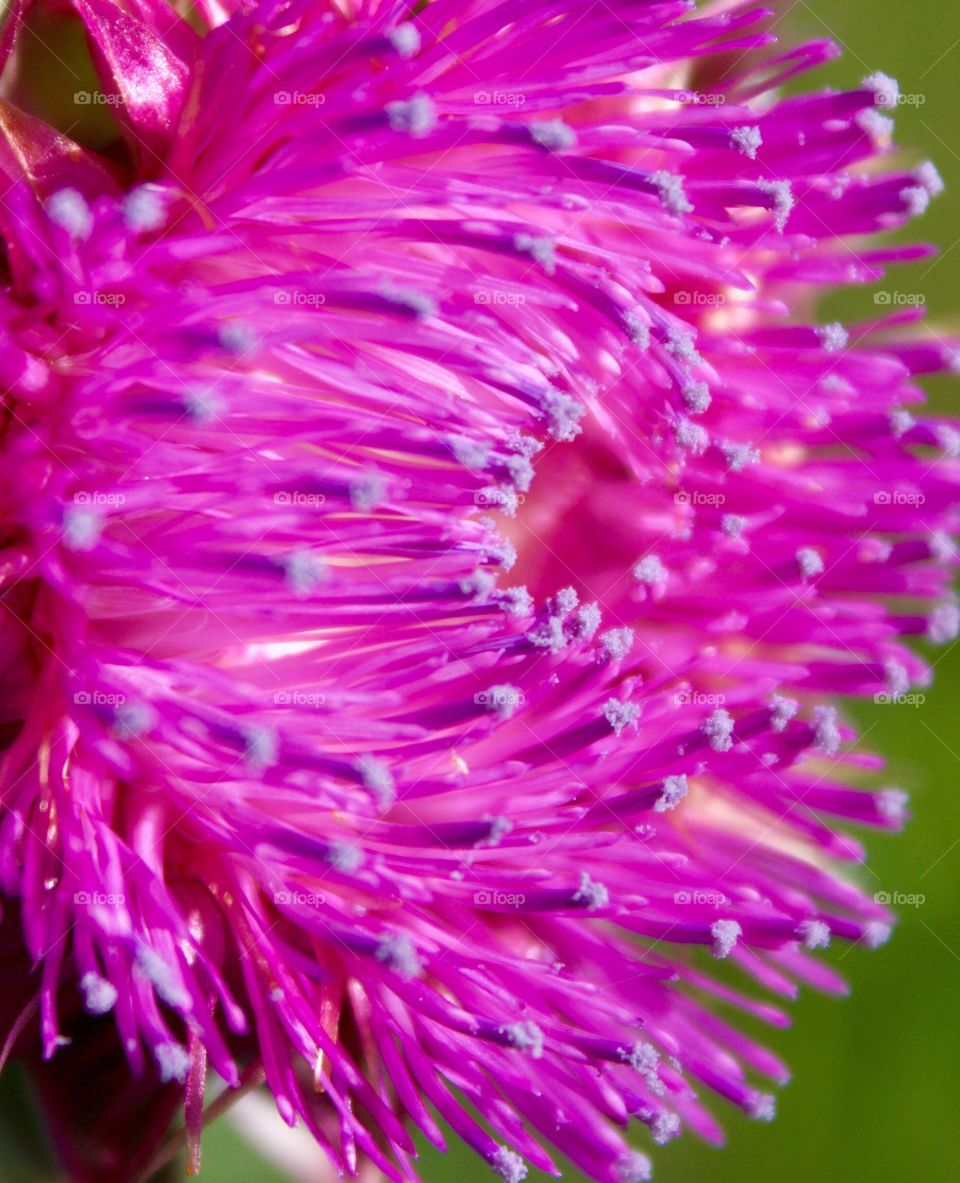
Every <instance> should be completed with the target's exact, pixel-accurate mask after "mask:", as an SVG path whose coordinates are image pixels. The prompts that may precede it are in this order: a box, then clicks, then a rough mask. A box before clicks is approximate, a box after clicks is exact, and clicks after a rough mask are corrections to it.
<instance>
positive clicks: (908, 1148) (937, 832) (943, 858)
mask: <svg viewBox="0 0 960 1183" xmlns="http://www.w3.org/2000/svg"><path fill="white" fill-rule="evenodd" d="M610 3H611V5H612V6H615V5H616V0H610ZM781 8H782V11H783V12H784V16H783V17H782V18H781V21H780V28H781V31H782V32H783V33H784V34H785V35H786V36H787V37H788V38H790V39H791V40H796V39H797V38H798V37H832V38H833V39H835V40H836V41H838V42H839V43H840V44H841V45H842V46H843V47H844V49H845V53H844V57H843V58H842V59H841V60H840V61H839V62H838V63H835V64H834V65H832V66H831V67H830V68H829V69H827V70H825V71H822V72H821V73H820V74H819V75H818V76H817V81H818V82H820V83H822V84H824V85H826V84H829V85H833V86H836V87H841V86H850V85H855V84H857V83H858V82H859V80H860V79H861V78H862V77H864V76H865V75H867V74H870V73H872V72H873V71H875V70H878V69H880V70H884V71H885V72H887V73H889V74H892V75H893V76H894V77H896V78H898V79H899V81H900V85H901V90H902V92H904V93H905V94H907V95H912V96H917V99H916V101H915V103H913V104H905V105H904V106H902V107H900V108H899V110H898V112H897V139H898V142H899V143H900V145H901V146H902V147H903V148H904V150H905V151H906V152H907V153H908V158H909V159H911V160H915V161H920V160H923V159H925V158H928V157H929V158H932V159H934V160H935V161H936V163H937V165H938V167H939V168H940V171H941V173H942V174H943V177H944V179H945V181H946V182H947V192H946V194H945V195H943V196H942V197H941V198H940V199H939V200H938V201H937V202H935V203H934V204H933V206H932V207H931V210H930V212H929V213H928V214H927V215H926V216H925V218H924V220H923V221H922V222H920V223H915V224H914V226H913V228H912V233H922V234H923V235H924V236H925V237H926V238H929V239H930V240H931V241H935V242H937V243H939V244H940V247H941V253H940V256H939V258H937V259H934V260H928V261H926V262H923V263H920V264H917V265H913V266H912V267H910V268H902V269H898V270H897V271H895V272H894V273H893V276H894V280H895V281H894V282H890V281H887V282H885V283H884V285H883V286H884V287H886V288H892V289H896V290H899V291H902V292H911V293H918V294H921V295H922V296H923V297H924V298H925V300H926V303H927V306H928V309H929V314H930V315H931V316H932V317H933V318H934V319H935V320H937V321H940V322H944V321H952V322H954V323H957V322H960V315H958V314H960V249H958V245H960V237H958V217H957V213H958V208H960V207H958V205H957V202H956V194H957V193H960V155H958V151H960V148H958V141H960V136H958V132H960V96H958V93H957V70H958V65H960V7H954V5H953V4H952V3H949V2H947V3H944V4H942V5H941V4H936V3H926V4H923V3H921V4H919V5H915V4H910V5H907V4H904V3H903V2H902V0H836V2H835V3H827V0H809V3H806V2H804V0H799V2H797V3H792V4H791V3H786V4H784V5H782V6H781ZM809 84H810V83H809V80H808V81H806V82H805V84H804V85H809ZM871 291H872V289H856V290H853V291H850V292H844V293H842V294H840V295H838V296H836V297H834V298H832V300H831V304H830V313H831V314H833V315H836V316H839V317H840V318H841V319H844V320H846V321H847V322H848V323H849V322H853V321H856V320H857V319H859V318H863V319H867V318H869V317H871V316H873V315H874V313H875V312H876V311H877V310H876V309H875V307H874V304H873V300H872V294H871ZM931 390H932V394H933V397H934V401H935V405H936V406H938V408H939V409H941V410H946V409H947V408H948V407H950V406H952V407H953V409H954V410H955V409H956V401H957V391H956V388H955V387H954V388H953V389H951V386H950V384H949V383H946V382H942V383H939V384H938V385H937V386H936V387H935V388H934V387H933V386H931ZM930 657H931V660H932V662H933V663H934V665H935V667H936V683H935V685H934V687H933V688H932V689H930V690H928V691H926V701H925V702H924V703H922V705H920V706H918V707H913V706H908V705H899V706H864V707H860V708H859V709H858V710H857V711H856V712H855V717H856V719H857V722H858V723H859V724H860V725H861V728H862V738H861V744H862V745H863V746H864V747H865V748H868V749H871V750H876V751H880V752H881V753H883V754H884V755H886V756H887V757H888V758H889V762H890V769H889V778H888V779H889V783H891V784H902V785H904V786H905V787H908V788H909V789H910V790H911V793H912V799H913V810H914V819H913V821H912V823H911V824H910V826H909V827H908V829H907V830H906V832H905V833H904V834H903V835H901V836H898V837H892V836H876V835H871V836H870V839H869V847H870V856H869V865H868V866H866V867H865V868H864V869H863V871H862V878H863V882H864V884H865V886H866V887H867V889H868V890H873V891H885V892H889V893H891V894H892V893H894V892H902V893H904V894H908V895H921V896H923V897H924V902H923V903H922V904H920V905H919V906H916V907H906V908H902V909H901V922H900V925H899V927H898V929H897V931H896V933H895V936H894V939H893V941H892V942H891V944H890V945H889V946H887V947H886V948H885V949H883V950H881V951H878V952H873V953H869V952H864V951H862V950H860V949H852V950H851V949H837V950H832V951H831V954H830V955H831V956H832V958H833V961H834V963H835V964H839V965H840V966H841V968H842V972H843V973H844V975H845V976H846V977H847V978H848V979H849V981H850V983H851V986H852V989H853V992H852V996H851V997H850V998H849V999H846V1000H839V1001H838V1000H836V999H828V998H822V997H818V996H817V995H815V994H813V993H811V992H806V993H805V994H804V995H803V996H802V997H801V998H800V1000H799V1001H798V1003H797V1004H796V1005H795V1006H794V1007H793V1015H794V1018H795V1025H794V1027H793V1028H792V1029H791V1030H788V1031H786V1032H768V1033H766V1034H765V1038H766V1039H767V1041H768V1042H769V1043H770V1045H771V1046H773V1047H774V1048H775V1049H776V1050H777V1051H778V1053H779V1054H780V1055H781V1056H782V1058H783V1059H785V1060H786V1061H787V1062H788V1063H789V1064H790V1066H791V1068H792V1070H793V1073H794V1083H793V1084H792V1085H791V1086H790V1087H788V1088H787V1089H786V1090H785V1091H783V1092H782V1093H781V1095H780V1097H779V1116H778V1118H777V1120H776V1121H775V1122H774V1123H773V1124H772V1125H769V1126H768V1125H766V1124H762V1123H756V1122H749V1121H747V1120H746V1119H744V1118H742V1117H741V1116H740V1115H739V1114H738V1113H736V1112H735V1111H733V1110H732V1109H730V1108H729V1107H727V1108H726V1109H724V1108H723V1107H721V1106H718V1107H717V1112H718V1114H720V1115H721V1116H722V1118H723V1121H724V1124H725V1126H726V1128H727V1131H728V1142H727V1146H726V1147H725V1148H724V1149H723V1150H721V1151H716V1150H713V1149H711V1148H709V1147H707V1146H705V1145H703V1144H701V1143H699V1142H697V1141H696V1140H694V1139H693V1138H692V1137H684V1138H682V1139H680V1140H679V1141H677V1142H675V1143H673V1144H671V1145H670V1146H667V1147H665V1148H663V1149H657V1150H656V1153H655V1155H654V1158H655V1167H656V1178H657V1180H659V1183H728V1181H729V1183H744V1181H745V1180H749V1181H753V1180H757V1181H761V1180H763V1181H765V1180H767V1179H776V1180H778V1181H779V1183H810V1181H811V1180H816V1181H818V1183H832V1181H833V1180H844V1181H846V1180H848V1179H850V1178H853V1179H855V1180H870V1181H871V1183H901V1181H902V1180H903V1179H905V1178H906V1179H917V1180H920V1181H922V1183H948V1181H952V1180H957V1179H960V1160H958V1155H957V1149H956V1143H957V1136H956V1135H957V1129H958V1117H960V1113H958V1106H957V1098H958V1095H960V1071H958V1065H960V1022H958V1011H960V924H958V911H960V910H958V906H957V905H958V901H960V795H958V793H957V780H958V773H960V733H958V728H957V725H956V710H957V707H956V704H958V703H960V648H958V647H957V646H956V645H954V646H952V647H948V648H946V649H943V650H937V651H935V652H932V653H931V654H930ZM91 1087H96V1086H95V1082H91ZM2 1132H3V1131H2V1130H0V1183H21V1180H25V1179H26V1178H28V1177H29V1176H28V1175H25V1174H24V1173H23V1172H22V1170H20V1169H18V1168H17V1166H15V1165H14V1163H13V1162H12V1161H11V1160H10V1159H9V1158H7V1157H6V1155H4V1154H3V1142H4V1141H5V1139H2ZM422 1172H423V1177H424V1178H425V1180H426V1181H427V1183H440V1181H441V1180H447V1179H456V1180H457V1181H458V1183H490V1180H491V1178H492V1176H491V1174H490V1172H489V1169H488V1168H487V1167H486V1166H485V1165H484V1164H482V1163H480V1162H478V1161H477V1160H476V1159H474V1158H473V1157H472V1156H471V1155H469V1154H468V1153H466V1152H464V1151H462V1150H460V1149H456V1148H455V1149H454V1150H452V1151H451V1152H450V1154H449V1155H447V1156H442V1155H439V1154H437V1153H436V1152H434V1151H430V1150H427V1151H425V1153H424V1158H423V1163H422ZM570 1177H571V1178H573V1177H574V1176H573V1175H571V1176H570ZM201 1179H202V1180H203V1183H237V1181H238V1180H242V1181H243V1183H282V1179H283V1177H282V1176H281V1175H279V1174H278V1173H277V1172H276V1171H275V1170H274V1169H272V1168H270V1167H269V1166H267V1165H266V1164H265V1163H263V1162H262V1161H261V1160H259V1159H258V1158H257V1156H256V1155H255V1154H254V1153H253V1152H252V1151H251V1150H250V1148H249V1146H248V1145H247V1144H246V1143H245V1142H244V1141H243V1140H242V1139H240V1138H239V1137H238V1135H237V1133H236V1131H235V1129H234V1127H233V1126H231V1124H230V1123H229V1121H227V1120H221V1121H219V1122H218V1123H216V1124H215V1125H214V1126H213V1127H211V1129H210V1130H209V1131H208V1132H207V1134H206V1135H205V1139H204V1157H203V1170H202V1175H201Z"/></svg>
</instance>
